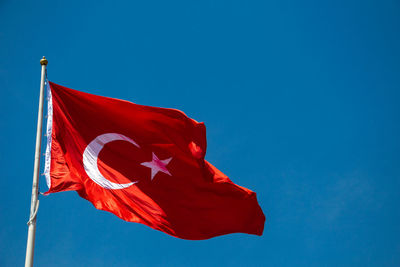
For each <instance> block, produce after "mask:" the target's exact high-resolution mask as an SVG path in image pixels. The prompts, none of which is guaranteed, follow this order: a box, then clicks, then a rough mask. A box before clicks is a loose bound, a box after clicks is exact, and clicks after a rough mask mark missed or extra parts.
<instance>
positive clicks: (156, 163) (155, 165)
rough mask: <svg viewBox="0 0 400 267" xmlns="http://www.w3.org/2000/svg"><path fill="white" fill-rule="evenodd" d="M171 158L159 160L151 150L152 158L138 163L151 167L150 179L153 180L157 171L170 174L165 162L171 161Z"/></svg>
mask: <svg viewBox="0 0 400 267" xmlns="http://www.w3.org/2000/svg"><path fill="white" fill-rule="evenodd" d="M171 159H172V157H171V158H168V159H163V160H160V159H159V158H157V156H156V154H154V152H153V159H152V160H151V161H148V162H143V163H140V165H143V166H146V167H148V168H150V169H151V180H153V178H154V176H155V175H156V174H157V173H158V172H163V173H165V174H168V175H169V176H171V174H170V173H169V171H168V170H167V164H168V163H169V162H170V161H171Z"/></svg>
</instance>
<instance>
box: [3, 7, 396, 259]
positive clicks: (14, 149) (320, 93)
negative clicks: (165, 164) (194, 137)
mask: <svg viewBox="0 0 400 267" xmlns="http://www.w3.org/2000/svg"><path fill="white" fill-rule="evenodd" d="M399 11H400V4H399V2H398V1H353V0H350V1H316V0H309V1H301V2H299V1H292V0H287V1H282V0H280V1H278V0H273V1H219V0H217V1H208V0H206V1H73V0H71V1H40V2H37V1H36V2H34V1H22V2H21V1H1V3H0V56H1V60H0V89H1V98H0V107H1V112H0V127H1V128H0V129H1V131H0V147H1V153H0V164H1V165H0V167H1V170H2V174H1V185H2V187H1V194H0V214H1V215H0V266H21V265H22V264H23V262H24V258H25V247H26V235H27V226H26V222H27V220H28V217H29V207H30V194H31V186H32V172H33V157H34V147H35V143H34V142H35V131H36V119H37V106H38V94H39V83H40V65H39V60H40V58H41V57H42V56H46V57H47V58H48V60H49V65H48V77H49V79H50V80H51V81H53V82H56V83H59V84H62V85H64V86H67V87H70V88H74V89H78V90H81V91H85V92H90V93H94V94H99V95H104V96H110V97H115V98H121V99H125V100H129V101H132V102H135V103H139V104H144V105H152V106H161V107H170V108H177V109H180V110H183V111H184V112H185V113H186V114H187V115H189V116H190V117H192V118H194V119H196V120H198V121H204V122H205V124H206V126H207V136H208V151H207V157H206V158H207V159H208V160H209V161H210V162H211V163H213V164H214V165H215V166H217V167H218V168H219V169H220V170H222V171H223V172H224V173H226V174H227V175H228V176H229V177H230V178H231V179H232V180H233V181H234V182H235V183H237V184H239V185H242V186H245V187H248V188H250V189H252V190H254V191H256V192H257V194H258V199H259V202H260V205H261V207H262V208H263V210H264V213H265V214H266V217H267V221H266V224H265V231H264V235H263V236H262V237H258V236H251V235H245V234H232V235H226V236H221V237H217V238H213V239H210V240H205V241H187V240H180V239H176V238H174V237H171V236H168V235H166V234H164V233H161V232H158V231H154V230H152V229H150V228H148V227H146V226H144V225H140V224H134V223H127V222H124V221H122V220H120V219H118V218H117V217H115V216H113V215H112V214H109V213H106V212H103V211H98V210H96V209H95V208H94V207H93V206H92V205H91V204H90V203H89V202H87V201H86V200H84V199H81V198H80V197H79V196H78V195H77V194H76V193H75V192H66V193H58V194H53V195H50V196H48V197H43V196H41V202H40V209H39V213H38V225H37V236H36V251H35V264H36V266H399V265H400V241H399V240H400V229H399V225H400V209H399V204H400V194H399V193H400V192H399V191H400V162H399V152H400V138H399V136H400V123H399V122H400V105H399V100H400V92H399V89H400V75H399V71H400V50H399V47H400V35H399V32H400V16H399V15H398V14H399ZM43 140H44V139H43ZM43 152H44V151H43ZM40 186H41V191H42V192H44V191H46V190H47V188H46V184H45V181H44V177H41V182H40Z"/></svg>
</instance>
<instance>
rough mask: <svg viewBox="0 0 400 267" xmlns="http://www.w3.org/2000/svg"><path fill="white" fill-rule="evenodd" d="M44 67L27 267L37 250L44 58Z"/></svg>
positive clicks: (44, 76)
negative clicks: (35, 249)
mask: <svg viewBox="0 0 400 267" xmlns="http://www.w3.org/2000/svg"><path fill="white" fill-rule="evenodd" d="M40 65H42V78H41V80H40V94H39V111H38V121H37V129H36V149H35V164H34V168H33V182H32V197H31V212H30V217H29V222H28V241H27V244H26V257H25V267H32V265H33V250H34V248H35V233H36V214H37V210H38V208H39V200H38V193H39V171H40V146H41V144H42V123H43V95H44V82H45V78H46V66H47V59H46V58H45V57H43V58H42V59H41V60H40Z"/></svg>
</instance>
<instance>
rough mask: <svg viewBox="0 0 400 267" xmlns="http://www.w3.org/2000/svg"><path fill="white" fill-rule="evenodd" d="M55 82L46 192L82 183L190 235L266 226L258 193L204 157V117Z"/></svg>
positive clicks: (117, 206)
mask: <svg viewBox="0 0 400 267" xmlns="http://www.w3.org/2000/svg"><path fill="white" fill-rule="evenodd" d="M48 84H49V85H48V95H49V98H48V122H47V136H48V142H47V149H46V160H45V176H46V181H47V185H48V187H49V190H48V192H46V194H50V193H55V192H61V191H68V190H75V191H77V192H78V194H79V195H80V196H81V197H82V198H85V199H87V200H88V201H90V202H91V203H92V204H93V205H94V206H95V207H96V208H97V209H100V210H105V211H108V212H111V213H113V214H115V215H116V216H118V217H120V218H121V219H123V220H126V221H129V222H136V223H142V224H145V225H147V226H149V227H151V228H153V229H156V230H159V231H162V232H165V233H167V234H170V235H172V236H175V237H179V238H183V239H190V240H199V239H207V238H211V237H214V236H218V235H223V234H229V233H236V232H241V233H248V234H256V235H261V234H262V232H263V228H264V222H265V217H264V214H263V212H262V210H261V208H260V206H259V205H258V202H257V198H256V194H255V193H254V192H252V191H251V190H249V189H246V188H244V187H241V186H238V185H236V184H234V183H233V182H232V181H231V180H230V179H229V178H228V177H227V176H226V175H224V174H223V173H222V172H221V171H219V170H218V169H217V168H215V167H214V166H213V165H211V164H210V163H209V162H207V161H206V160H205V159H204V157H205V154H206V147H207V142H206V128H205V126H204V124H203V123H198V122H196V121H195V120H193V119H191V118H189V117H187V116H186V115H185V114H184V113H183V112H181V111H179V110H175V109H167V108H158V107H150V106H143V105H138V104H134V103H131V102H128V101H124V100H119V99H113V98H108V97H103V96H98V95H93V94H88V93H84V92H80V91H76V90H72V89H68V88H66V87H63V86H61V85H57V84H55V83H52V82H49V83H48Z"/></svg>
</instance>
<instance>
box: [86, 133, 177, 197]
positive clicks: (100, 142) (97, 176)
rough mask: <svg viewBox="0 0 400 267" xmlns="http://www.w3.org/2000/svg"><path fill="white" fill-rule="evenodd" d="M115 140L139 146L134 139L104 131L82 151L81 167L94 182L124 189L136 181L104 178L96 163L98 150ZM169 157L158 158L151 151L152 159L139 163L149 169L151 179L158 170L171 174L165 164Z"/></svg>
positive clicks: (107, 187) (105, 186)
mask: <svg viewBox="0 0 400 267" xmlns="http://www.w3.org/2000/svg"><path fill="white" fill-rule="evenodd" d="M117 140H121V141H126V142H129V143H131V144H133V145H134V146H136V147H137V148H140V146H139V145H138V144H137V143H136V142H135V141H134V140H132V139H131V138H129V137H127V136H125V135H122V134H118V133H106V134H102V135H99V136H97V137H96V138H95V139H94V140H93V141H91V142H90V143H89V145H88V146H87V147H86V149H85V151H84V152H83V167H84V169H85V171H86V174H87V175H88V176H89V178H90V179H91V180H92V181H93V182H95V183H96V184H98V185H99V186H101V187H103V188H105V189H124V188H127V187H129V186H131V185H133V184H135V183H137V182H138V181H134V182H130V183H126V184H119V183H114V182H111V181H110V180H108V179H107V178H105V177H104V176H103V175H102V174H101V173H100V170H99V167H98V165H97V159H98V156H99V154H100V151H101V150H102V149H103V147H104V145H105V144H107V143H110V142H112V141H117ZM171 159H172V157H170V158H167V159H163V160H160V159H159V158H158V157H157V156H156V154H154V152H153V153H152V160H151V161H148V162H142V163H141V164H140V165H142V166H145V167H148V168H150V169H151V180H153V179H154V176H155V175H156V174H157V173H158V172H163V173H165V174H168V175H169V176H171V173H170V172H169V171H168V169H167V165H168V163H169V162H170V161H171Z"/></svg>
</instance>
